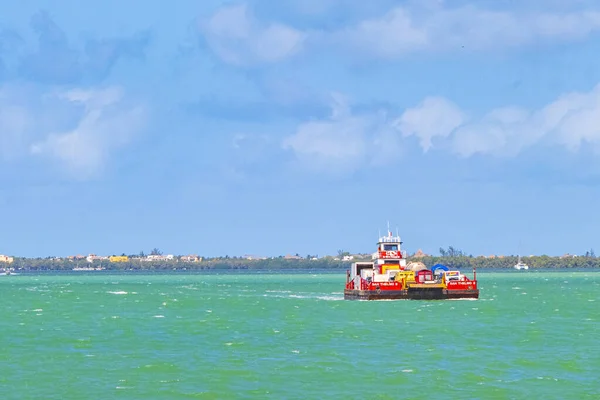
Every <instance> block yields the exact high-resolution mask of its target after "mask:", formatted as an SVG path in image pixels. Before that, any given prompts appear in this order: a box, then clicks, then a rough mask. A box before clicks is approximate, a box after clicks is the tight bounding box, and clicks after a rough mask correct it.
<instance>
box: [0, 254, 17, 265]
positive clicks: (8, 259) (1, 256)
mask: <svg viewBox="0 0 600 400" xmlns="http://www.w3.org/2000/svg"><path fill="white" fill-rule="evenodd" d="M13 261H15V259H14V258H13V257H10V256H5V255H4V254H0V262H3V263H7V264H10V263H12V262H13Z"/></svg>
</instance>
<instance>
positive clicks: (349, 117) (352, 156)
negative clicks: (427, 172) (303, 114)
mask: <svg viewBox="0 0 600 400" xmlns="http://www.w3.org/2000/svg"><path fill="white" fill-rule="evenodd" d="M282 145H283V148H284V149H287V150H292V151H293V152H294V154H295V156H296V158H297V160H298V161H300V162H301V164H302V165H303V166H304V167H308V168H309V169H311V170H313V171H317V172H326V173H328V174H331V175H339V174H343V173H348V172H352V171H356V170H358V169H360V168H362V167H364V166H367V165H373V164H374V163H377V159H378V157H381V156H385V155H391V154H393V153H394V152H395V150H398V143H397V137H396V135H394V134H393V128H392V126H391V124H390V122H389V121H387V118H386V116H385V114H379V113H374V114H353V113H352V111H351V109H350V107H349V106H348V103H347V101H346V99H344V98H343V97H342V96H340V95H334V96H333V104H332V113H331V116H330V117H329V118H328V119H326V120H321V121H318V120H317V121H308V122H305V123H303V124H301V125H299V126H298V128H297V130H296V133H295V134H293V135H291V136H288V137H286V138H285V139H284V141H283V144H282Z"/></svg>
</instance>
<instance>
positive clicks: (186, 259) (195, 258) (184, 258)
mask: <svg viewBox="0 0 600 400" xmlns="http://www.w3.org/2000/svg"><path fill="white" fill-rule="evenodd" d="M179 259H180V260H181V261H183V262H200V261H202V258H201V257H198V255H197V254H190V255H189V256H181V257H179Z"/></svg>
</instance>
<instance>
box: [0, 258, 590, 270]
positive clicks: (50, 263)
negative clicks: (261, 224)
mask: <svg viewBox="0 0 600 400" xmlns="http://www.w3.org/2000/svg"><path fill="white" fill-rule="evenodd" d="M522 260H523V261H524V262H525V263H527V264H528V265H529V268H530V270H552V269H561V270H563V269H581V270H589V269H600V258H596V257H585V256H581V257H568V258H565V257H548V256H534V257H522ZM355 261H361V260H358V259H353V260H347V261H341V260H339V259H335V258H332V257H324V258H320V259H286V258H282V257H278V258H269V259H260V260H247V259H244V258H213V259H203V260H202V261H198V262H184V261H179V260H172V261H167V262H164V261H160V262H156V261H154V262H139V261H131V260H129V261H125V262H99V263H96V262H92V263H90V262H87V261H85V260H78V261H74V260H67V259H63V260H56V259H41V258H38V259H27V258H15V259H14V261H13V262H12V263H0V271H2V270H6V269H10V270H11V271H14V272H72V273H98V272H105V271H106V272H125V271H129V272H132V273H133V272H174V273H180V272H190V273H196V272H201V273H206V272H212V271H217V272H218V271H223V272H224V271H242V272H244V271H245V272H253V271H284V272H285V271H317V270H319V271H342V272H343V271H345V270H347V269H348V268H350V266H351V264H352V262H355ZM362 261H370V260H365V259H363V260H362ZM407 261H408V262H409V263H410V262H421V263H423V264H425V266H426V267H427V268H431V267H432V266H433V265H435V264H444V265H447V266H448V267H451V268H456V269H462V270H470V269H473V268H476V269H478V270H497V271H502V270H514V269H513V266H514V265H515V264H516V263H517V257H515V256H509V257H502V258H482V257H469V256H457V257H448V256H446V257H430V256H426V257H419V258H417V257H409V258H408V259H407ZM74 269H75V270H74ZM77 269H79V271H77ZM91 269H94V270H91Z"/></svg>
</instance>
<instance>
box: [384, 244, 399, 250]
mask: <svg viewBox="0 0 600 400" xmlns="http://www.w3.org/2000/svg"><path fill="white" fill-rule="evenodd" d="M383 250H385V251H396V250H398V245H397V244H384V245H383Z"/></svg>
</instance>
